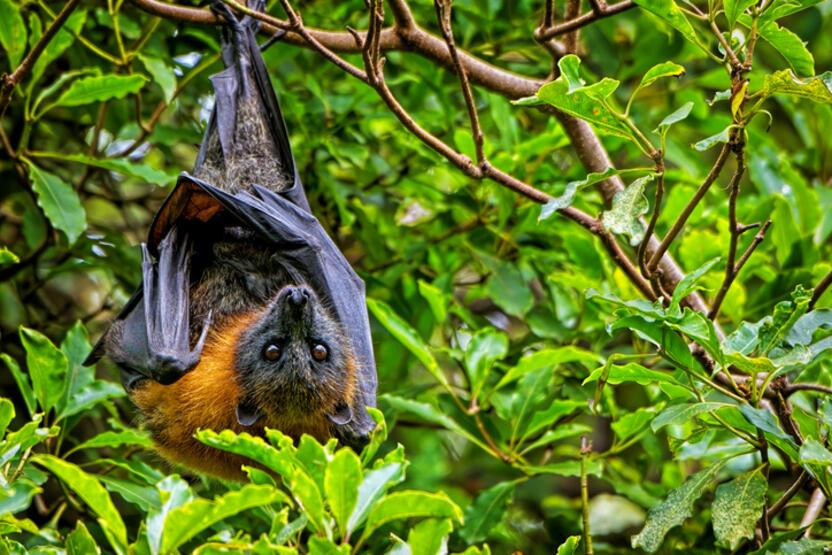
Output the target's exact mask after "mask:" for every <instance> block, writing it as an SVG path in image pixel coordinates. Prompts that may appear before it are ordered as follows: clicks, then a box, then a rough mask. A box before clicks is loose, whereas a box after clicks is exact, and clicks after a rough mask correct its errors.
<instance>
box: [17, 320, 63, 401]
mask: <svg viewBox="0 0 832 555" xmlns="http://www.w3.org/2000/svg"><path fill="white" fill-rule="evenodd" d="M20 342H21V343H22V344H23V348H24V349H26V366H27V367H28V369H29V376H31V378H32V389H33V390H34V392H35V396H36V397H37V399H38V402H39V403H40V407H41V410H43V412H49V410H51V409H52V408H55V407H56V406H57V403H58V401H59V400H60V399H61V395H62V394H63V389H64V380H65V378H66V372H67V366H68V363H67V360H66V356H65V355H64V354H63V353H62V352H61V351H59V350H58V348H57V347H55V345H54V344H53V343H52V342H51V341H50V340H49V338H48V337H46V336H45V335H43V334H42V333H40V332H38V331H35V330H31V329H29V328H25V327H22V326H21V328H20Z"/></svg>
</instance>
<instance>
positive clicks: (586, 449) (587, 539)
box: [581, 436, 595, 555]
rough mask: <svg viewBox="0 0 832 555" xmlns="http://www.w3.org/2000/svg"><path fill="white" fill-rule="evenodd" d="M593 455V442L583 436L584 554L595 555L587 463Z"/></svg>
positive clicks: (582, 510) (582, 498) (582, 497)
mask: <svg viewBox="0 0 832 555" xmlns="http://www.w3.org/2000/svg"><path fill="white" fill-rule="evenodd" d="M591 453H592V442H591V441H589V440H587V438H586V436H581V515H582V520H583V540H584V553H585V554H586V555H593V553H595V551H594V550H593V548H592V534H591V533H590V531H589V472H588V469H587V462H588V460H587V459H588V458H589V455H590V454H591Z"/></svg>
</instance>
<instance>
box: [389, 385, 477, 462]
mask: <svg viewBox="0 0 832 555" xmlns="http://www.w3.org/2000/svg"><path fill="white" fill-rule="evenodd" d="M382 399H384V401H386V402H387V403H389V404H390V405H391V406H392V407H393V408H394V409H395V410H397V411H402V412H408V413H410V414H413V415H416V416H418V417H419V418H421V419H423V420H426V421H427V422H431V423H433V424H437V425H439V426H442V427H444V428H446V429H448V430H450V431H452V432H455V433H457V434H460V435H463V436H465V437H466V438H467V439H468V440H469V441H471V442H473V443H475V444H476V445H478V446H479V447H481V448H483V449H485V450H486V451H488V450H489V448H488V446H487V445H486V444H485V443H483V441H482V440H481V439H479V438H478V437H477V436H475V435H473V434H471V433H469V432H468V430H466V429H465V428H463V427H462V426H460V425H459V423H457V422H456V421H455V420H454V419H453V418H451V417H450V416H448V415H447V414H445V413H444V412H442V411H441V410H439V409H437V408H436V407H434V406H433V405H429V404H427V403H422V402H419V401H412V400H410V399H405V398H403V397H398V396H395V395H384V396H383V397H382Z"/></svg>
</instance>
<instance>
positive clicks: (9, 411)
mask: <svg viewBox="0 0 832 555" xmlns="http://www.w3.org/2000/svg"><path fill="white" fill-rule="evenodd" d="M14 414H15V412H14V404H13V403H12V402H11V401H9V400H8V399H6V398H4V397H0V439H3V436H4V435H5V434H6V429H7V428H8V427H9V424H10V423H11V421H12V419H14Z"/></svg>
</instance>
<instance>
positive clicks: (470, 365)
mask: <svg viewBox="0 0 832 555" xmlns="http://www.w3.org/2000/svg"><path fill="white" fill-rule="evenodd" d="M507 353H508V336H507V335H506V334H505V333H503V332H500V331H497V330H495V329H494V328H491V327H487V328H482V329H479V330H477V331H476V332H475V333H474V335H473V336H471V340H470V341H469V342H468V345H467V347H466V348H465V370H466V371H467V373H468V380H469V384H470V388H471V397H472V398H474V399H476V398H477V397H478V396H479V394H480V391H482V387H483V385H484V384H485V381H486V379H487V378H488V373H489V372H490V371H491V367H492V366H494V362H495V361H497V360H500V359H502V358H503V357H505V356H506V354H507Z"/></svg>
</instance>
